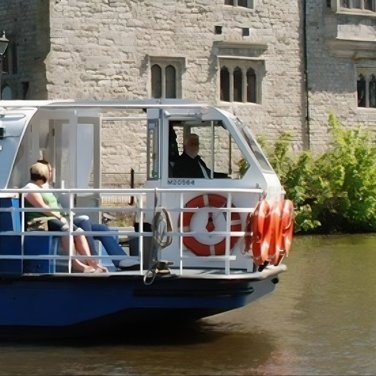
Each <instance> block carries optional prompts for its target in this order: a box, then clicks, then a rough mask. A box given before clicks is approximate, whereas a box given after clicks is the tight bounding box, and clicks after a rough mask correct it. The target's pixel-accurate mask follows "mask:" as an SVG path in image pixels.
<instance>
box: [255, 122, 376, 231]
mask: <svg viewBox="0 0 376 376" xmlns="http://www.w3.org/2000/svg"><path fill="white" fill-rule="evenodd" d="M328 130H329V135H330V137H331V143H330V145H329V147H328V149H327V150H326V151H325V152H324V153H323V154H321V155H319V156H313V155H312V154H311V153H310V152H308V151H304V152H301V153H300V154H299V155H298V156H297V157H294V156H292V153H291V150H290V145H291V135H290V134H289V133H283V134H281V136H280V138H279V139H278V141H277V142H276V144H275V145H274V147H273V149H270V148H268V147H267V146H266V148H265V151H266V153H267V154H268V155H269V160H270V162H271V164H272V166H273V167H274V169H275V171H276V173H277V174H278V175H279V177H280V179H281V182H282V184H283V186H284V187H285V190H286V197H287V198H289V199H291V200H292V201H293V202H294V204H295V223H296V227H295V228H296V232H301V233H307V232H322V233H330V232H374V231H376V146H375V137H372V136H371V134H370V133H369V132H367V131H366V130H364V129H363V128H361V127H357V128H356V129H348V128H344V127H343V126H342V125H341V124H340V123H339V121H338V120H337V118H336V117H335V116H334V115H330V116H329V121H328ZM260 143H261V144H263V142H262V141H260ZM264 147H265V145H264Z"/></svg>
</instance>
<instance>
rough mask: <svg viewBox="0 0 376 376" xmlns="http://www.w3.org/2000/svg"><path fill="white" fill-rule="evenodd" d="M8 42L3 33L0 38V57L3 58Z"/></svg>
mask: <svg viewBox="0 0 376 376" xmlns="http://www.w3.org/2000/svg"><path fill="white" fill-rule="evenodd" d="M8 44H9V40H8V39H7V37H6V36H5V31H3V36H2V37H1V38H0V56H1V57H3V56H4V54H5V51H6V50H7V48H8Z"/></svg>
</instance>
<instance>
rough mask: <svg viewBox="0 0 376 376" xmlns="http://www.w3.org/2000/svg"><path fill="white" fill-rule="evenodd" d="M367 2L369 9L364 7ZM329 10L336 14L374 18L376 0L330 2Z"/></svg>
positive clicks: (332, 0) (337, 0)
mask: <svg viewBox="0 0 376 376" xmlns="http://www.w3.org/2000/svg"><path fill="white" fill-rule="evenodd" d="M369 1H371V9H368V7H367V6H366V2H369ZM345 2H346V3H347V4H345ZM331 8H332V9H333V10H334V11H335V12H336V13H343V14H353V15H362V16H371V17H376V0H331Z"/></svg>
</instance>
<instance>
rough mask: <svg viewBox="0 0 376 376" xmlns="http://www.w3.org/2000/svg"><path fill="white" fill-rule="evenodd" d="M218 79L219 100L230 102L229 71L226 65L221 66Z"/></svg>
mask: <svg viewBox="0 0 376 376" xmlns="http://www.w3.org/2000/svg"><path fill="white" fill-rule="evenodd" d="M220 81H221V82H220V86H221V89H220V90H221V92H220V99H221V101H225V102H230V73H229V71H228V69H227V67H222V68H221V76H220Z"/></svg>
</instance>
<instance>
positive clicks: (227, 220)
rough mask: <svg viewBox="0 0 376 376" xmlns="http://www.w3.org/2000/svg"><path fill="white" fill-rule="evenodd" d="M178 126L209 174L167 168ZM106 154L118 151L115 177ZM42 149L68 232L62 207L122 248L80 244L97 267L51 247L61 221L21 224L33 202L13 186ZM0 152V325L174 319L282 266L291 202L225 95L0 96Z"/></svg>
mask: <svg viewBox="0 0 376 376" xmlns="http://www.w3.org/2000/svg"><path fill="white" fill-rule="evenodd" d="M190 134H196V135H199V137H200V155H201V157H202V158H203V160H205V163H206V166H207V168H208V169H207V172H208V174H209V175H210V176H205V177H198V178H197V177H189V176H184V171H180V172H179V174H178V175H179V176H178V177H177V175H176V171H175V172H174V170H175V167H176V163H177V162H176V161H177V157H178V155H177V154H178V153H181V152H182V150H183V149H182V145H183V142H184V139H185V138H186V137H187V135H190ZM114 135H115V136H114ZM109 142H110V143H109ZM106 145H107V149H106V150H105V146H106ZM111 156H112V157H113V158H114V159H113V160H115V161H117V162H116V163H117V164H118V169H119V163H120V164H123V165H124V166H123V170H122V172H123V173H124V175H121V176H120V179H119V180H120V183H119V184H118V185H115V186H114V184H113V183H112V182H110V181H109V179H108V176H109V175H108V174H109V173H110V172H113V171H109V168H108V165H109V161H111ZM40 158H45V159H48V161H49V162H50V163H51V164H52V166H53V167H54V184H53V186H50V187H49V188H48V190H49V191H50V192H52V193H54V194H55V195H57V196H58V197H59V198H60V202H61V204H62V207H63V209H64V211H65V213H66V214H68V218H69V230H68V231H69V235H70V236H73V235H74V233H75V232H74V230H73V226H72V222H73V220H72V218H73V216H74V215H86V216H87V217H88V218H90V219H91V220H92V221H98V222H103V221H108V219H109V218H110V221H109V222H108V226H109V230H110V231H109V232H108V235H111V236H114V237H115V238H116V239H117V241H118V242H119V243H120V244H121V245H122V248H123V249H124V257H123V256H113V255H110V254H108V253H107V252H106V250H105V249H104V247H103V246H102V245H101V244H100V243H99V242H96V246H97V249H98V252H97V254H96V255H92V256H91V257H93V258H95V259H96V260H97V261H99V262H101V263H102V264H103V265H105V266H106V267H107V269H108V272H106V273H78V272H74V270H73V269H72V260H73V259H74V258H79V257H80V256H78V255H77V254H74V252H71V250H69V252H64V251H62V250H61V246H59V237H61V236H62V232H51V231H43V230H42V229H34V230H33V231H30V230H29V229H26V227H25V214H27V212H28V211H31V210H33V209H31V208H30V207H26V206H25V199H24V194H25V189H24V188H23V187H24V185H25V184H26V183H27V182H28V179H29V169H30V166H31V165H32V164H33V163H35V161H37V160H38V159H40ZM106 158H107V164H106V163H105V159H106ZM0 165H1V172H0V188H1V192H0V337H1V338H10V337H11V338H16V336H31V337H33V336H37V335H38V336H43V335H48V336H52V337H55V336H56V337H59V336H63V337H65V336H78V335H85V336H86V335H90V333H93V332H94V333H99V331H101V330H102V331H104V332H107V333H108V332H113V330H116V333H119V332H121V331H124V332H126V331H127V330H129V329H130V328H135V327H141V326H143V325H146V324H148V323H149V324H150V323H152V324H153V325H154V327H155V325H156V323H170V324H171V323H173V322H175V323H179V325H180V324H181V325H183V324H184V323H191V322H195V321H197V320H199V319H202V318H206V317H209V316H212V315H216V314H219V313H224V312H226V311H230V310H234V309H238V308H240V307H243V306H245V305H247V304H249V303H251V302H254V301H255V300H256V299H259V298H261V297H263V296H265V295H266V294H269V293H271V292H272V291H273V290H274V289H275V287H276V285H277V283H278V282H279V279H280V274H281V273H283V272H285V271H286V270H287V267H286V265H285V264H284V263H283V260H284V259H285V257H286V256H288V254H289V251H290V248H291V240H292V233H293V205H292V203H291V201H289V200H287V199H286V198H285V192H284V189H283V187H282V186H281V183H280V180H279V178H278V176H277V175H276V173H275V172H274V170H273V168H272V167H271V165H270V163H269V162H268V160H267V158H266V156H265V154H264V152H263V151H262V150H261V148H260V146H259V144H258V142H257V141H256V139H255V137H254V135H253V133H252V131H251V127H250V125H246V124H243V123H242V122H241V121H240V120H239V119H238V118H237V117H236V116H234V115H233V114H231V113H229V112H227V111H225V110H223V109H219V108H216V107H213V106H210V105H207V104H200V103H195V102H190V101H185V100H167V99H166V100H157V99H147V100H124V101H120V100H118V101H75V100H63V101H58V100H39V101H0ZM104 166H107V167H106V169H105V168H104ZM56 210H60V209H59V208H56ZM114 218H115V220H114ZM111 219H112V220H111ZM86 235H94V236H95V235H98V233H97V232H95V231H90V232H89V233H87V234H86ZM114 259H115V260H117V261H118V266H117V267H115V266H114ZM93 329H94V330H93Z"/></svg>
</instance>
